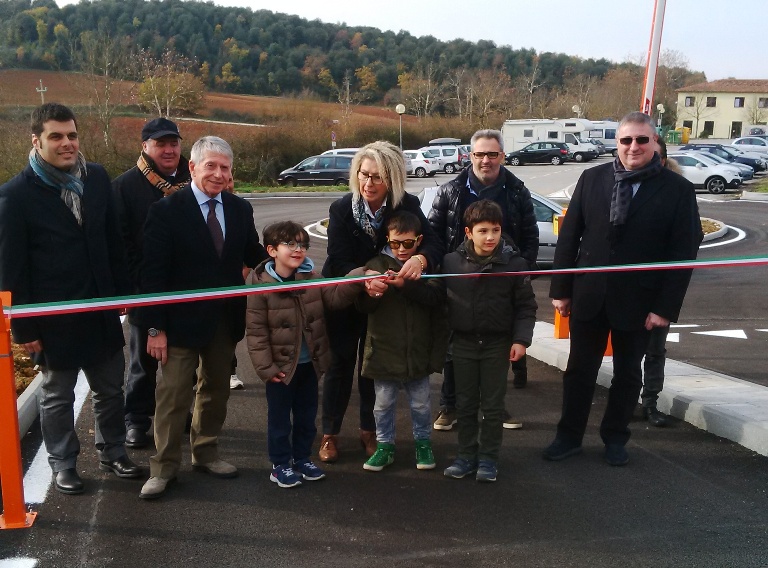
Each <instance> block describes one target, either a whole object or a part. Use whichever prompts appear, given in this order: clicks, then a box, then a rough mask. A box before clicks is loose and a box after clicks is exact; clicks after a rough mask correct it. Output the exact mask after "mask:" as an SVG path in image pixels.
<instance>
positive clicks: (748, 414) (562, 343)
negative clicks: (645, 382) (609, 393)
mask: <svg viewBox="0 0 768 568" xmlns="http://www.w3.org/2000/svg"><path fill="white" fill-rule="evenodd" d="M570 347H571V342H570V340H568V339H555V338H554V326H553V325H552V324H549V323H545V322H541V321H539V322H536V327H535V330H534V336H533V344H532V345H531V347H530V348H529V349H528V354H529V355H530V356H531V357H534V358H536V359H539V360H540V361H543V362H544V363H546V364H548V365H552V366H553V367H557V368H559V369H561V370H565V366H566V364H567V363H568V354H569V353H570ZM612 376H613V362H612V358H611V357H605V358H604V359H603V365H602V366H601V367H600V372H599V373H598V377H597V382H598V384H600V385H602V386H604V387H609V386H610V384H611V378H612ZM658 408H659V410H660V411H661V412H663V413H665V414H669V415H671V416H674V417H675V418H678V419H680V420H684V421H685V422H688V423H690V424H692V425H694V426H696V427H697V428H701V429H702V430H706V431H707V432H710V433H712V434H716V435H717V436H722V437H723V438H727V439H729V440H732V441H734V442H736V443H737V444H740V445H742V446H744V447H745V448H748V449H750V450H753V451H755V452H757V453H759V454H761V455H764V456H768V388H766V387H764V386H761V385H756V384H753V383H750V382H747V381H744V380H741V379H737V378H735V377H729V376H728V375H723V374H722V373H717V372H715V371H708V370H706V369H702V368H700V367H695V366H693V365H689V364H687V363H681V362H679V361H674V360H672V359H667V362H666V366H665V379H664V390H663V391H662V392H661V394H660V395H659V402H658Z"/></svg>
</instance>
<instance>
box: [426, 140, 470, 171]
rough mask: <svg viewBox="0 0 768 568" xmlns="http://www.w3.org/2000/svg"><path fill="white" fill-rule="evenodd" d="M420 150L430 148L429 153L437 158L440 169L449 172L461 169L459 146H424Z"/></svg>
mask: <svg viewBox="0 0 768 568" xmlns="http://www.w3.org/2000/svg"><path fill="white" fill-rule="evenodd" d="M419 150H421V151H426V150H429V153H430V154H431V155H432V156H433V157H434V158H437V162H438V164H439V165H440V169H441V170H442V171H444V172H445V173H447V174H452V173H455V172H456V171H457V170H459V169H461V163H460V162H459V147H458V146H423V147H421V148H419Z"/></svg>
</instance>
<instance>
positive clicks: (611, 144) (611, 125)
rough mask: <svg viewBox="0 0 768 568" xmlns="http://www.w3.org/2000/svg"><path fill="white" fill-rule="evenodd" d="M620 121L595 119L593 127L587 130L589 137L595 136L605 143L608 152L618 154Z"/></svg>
mask: <svg viewBox="0 0 768 568" xmlns="http://www.w3.org/2000/svg"><path fill="white" fill-rule="evenodd" d="M618 129H619V123H618V122H616V121H615V120H593V121H592V128H591V129H590V130H589V132H587V136H586V137H587V138H594V139H596V140H599V141H600V142H602V143H603V144H604V145H605V150H606V152H609V153H610V154H611V155H613V156H614V157H615V156H616V155H617V150H616V148H617V146H616V131H617V130H618Z"/></svg>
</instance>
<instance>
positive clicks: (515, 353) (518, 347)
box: [509, 343, 525, 361]
mask: <svg viewBox="0 0 768 568" xmlns="http://www.w3.org/2000/svg"><path fill="white" fill-rule="evenodd" d="M524 355H525V345H522V344H520V343H513V344H512V349H510V350H509V360H510V361H519V360H520V359H521V358H522V357H523V356H524Z"/></svg>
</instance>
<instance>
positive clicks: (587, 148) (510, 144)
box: [501, 118, 599, 162]
mask: <svg viewBox="0 0 768 568" xmlns="http://www.w3.org/2000/svg"><path fill="white" fill-rule="evenodd" d="M592 126H593V125H592V122H591V121H589V120H587V119H585V118H567V119H544V118H534V119H525V120H505V121H504V124H503V126H502V127H501V134H502V136H503V137H504V150H505V151H506V152H511V151H513V150H519V149H520V148H523V147H524V146H527V145H528V144H531V143H532V142H565V143H566V144H568V148H569V149H570V151H571V154H572V156H573V159H574V160H575V161H577V162H586V161H589V160H592V159H593V158H597V156H598V155H599V152H598V150H597V148H596V147H595V146H594V144H591V143H589V142H583V141H582V137H583V138H585V139H586V138H589V136H588V135H587V134H588V133H589V131H590V130H591V129H592Z"/></svg>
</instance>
